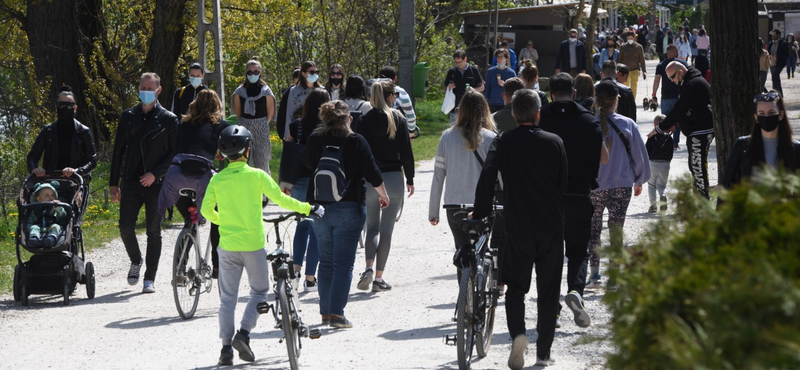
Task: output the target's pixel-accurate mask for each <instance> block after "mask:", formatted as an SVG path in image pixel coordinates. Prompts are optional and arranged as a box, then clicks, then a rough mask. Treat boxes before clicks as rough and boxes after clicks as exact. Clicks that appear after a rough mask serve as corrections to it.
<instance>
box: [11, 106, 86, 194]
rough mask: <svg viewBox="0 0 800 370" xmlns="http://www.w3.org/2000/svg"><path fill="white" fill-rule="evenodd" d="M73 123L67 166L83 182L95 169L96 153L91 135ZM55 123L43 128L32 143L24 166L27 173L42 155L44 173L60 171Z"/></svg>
mask: <svg viewBox="0 0 800 370" xmlns="http://www.w3.org/2000/svg"><path fill="white" fill-rule="evenodd" d="M73 121H74V122H75V134H74V135H72V146H71V148H70V158H69V165H70V167H72V168H74V169H75V170H76V172H77V173H78V175H81V177H83V178H84V180H85V181H89V179H91V173H92V170H93V169H94V168H95V167H97V151H96V150H95V147H94V140H92V133H91V132H90V131H89V128H88V127H86V126H84V125H83V124H81V123H80V122H79V121H78V120H76V119H73ZM56 125H57V122H53V123H51V124H49V125H47V126H45V127H44V128H43V129H42V131H41V132H40V133H39V136H37V137H36V141H34V142H33V146H32V147H31V150H30V151H29V152H28V157H27V161H26V164H27V166H28V172H31V171H33V170H34V169H35V168H37V167H38V164H39V160H40V159H41V158H42V153H44V160H43V161H42V167H41V168H43V169H44V170H45V171H60V170H62V168H56V166H57V165H58V131H57V126H56Z"/></svg>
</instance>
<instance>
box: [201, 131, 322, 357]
mask: <svg viewBox="0 0 800 370" xmlns="http://www.w3.org/2000/svg"><path fill="white" fill-rule="evenodd" d="M252 140H253V137H252V135H251V134H250V131H248V130H247V129H246V128H244V127H242V126H230V127H228V128H226V129H225V130H223V131H222V134H220V138H219V151H220V153H222V155H223V156H225V157H226V158H228V159H229V160H230V165H228V167H226V168H225V169H224V170H222V171H221V172H220V173H219V174H217V175H216V176H214V177H213V178H211V182H209V184H208V188H207V189H206V195H205V200H204V201H203V205H202V208H201V210H200V212H201V213H202V215H203V216H204V217H206V218H207V219H208V220H209V221H211V222H213V223H215V224H217V225H219V233H220V244H219V248H218V249H217V252H218V253H219V293H220V307H219V336H220V339H222V351H221V354H220V358H219V365H220V366H224V365H233V348H236V351H238V352H239V358H240V359H242V360H244V361H248V362H252V361H255V356H254V355H253V351H252V350H251V349H250V330H252V329H253V328H254V327H255V326H256V322H257V320H258V315H259V314H258V311H257V309H256V307H257V305H258V303H259V302H264V301H266V300H267V291H269V264H268V262H267V251H266V249H265V248H264V240H265V236H264V225H263V224H262V219H261V217H262V214H261V211H262V208H261V197H262V196H264V195H266V196H267V197H268V198H269V199H271V200H273V201H274V202H275V203H276V204H278V205H279V206H281V207H283V208H286V209H288V210H291V211H296V212H300V213H303V214H306V215H307V214H310V213H313V214H315V215H317V216H319V217H322V215H323V214H324V213H325V209H324V208H323V207H322V206H319V205H314V206H311V205H310V204H308V203H305V202H299V201H297V200H295V199H293V198H291V197H289V196H287V195H284V194H283V193H282V192H281V189H280V188H279V187H278V185H277V184H276V183H275V181H274V180H272V178H271V177H270V176H269V175H268V174H267V173H266V172H264V171H262V170H260V169H257V168H253V167H250V166H248V165H247V160H248V158H249V157H250V143H251V142H252ZM214 206H216V207H217V210H215V209H214ZM242 270H245V271H246V272H247V277H248V282H249V284H250V299H249V300H248V302H247V307H246V308H245V310H244V314H243V315H242V321H241V325H240V329H239V331H237V332H236V335H234V332H233V331H234V325H235V324H234V317H235V310H236V302H237V300H238V298H239V295H238V294H239V281H240V279H241V277H242Z"/></svg>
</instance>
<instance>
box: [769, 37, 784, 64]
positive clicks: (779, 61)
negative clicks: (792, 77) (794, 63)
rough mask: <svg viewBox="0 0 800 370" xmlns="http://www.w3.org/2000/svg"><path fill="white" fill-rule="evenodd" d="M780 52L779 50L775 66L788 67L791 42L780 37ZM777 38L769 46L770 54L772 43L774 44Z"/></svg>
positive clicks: (770, 52)
mask: <svg viewBox="0 0 800 370" xmlns="http://www.w3.org/2000/svg"><path fill="white" fill-rule="evenodd" d="M777 42H778V52H777V59H776V60H775V67H776V68H778V69H783V68H785V67H786V62H787V60H788V58H789V44H787V43H786V41H783V39H778V41H777ZM774 43H775V40H771V41H770V42H769V45H768V47H767V51H769V54H770V55H774V54H772V45H774Z"/></svg>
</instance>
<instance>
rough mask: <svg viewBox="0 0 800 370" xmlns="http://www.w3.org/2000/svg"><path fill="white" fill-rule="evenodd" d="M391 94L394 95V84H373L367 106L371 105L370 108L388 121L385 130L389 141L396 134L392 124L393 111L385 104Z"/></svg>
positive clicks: (387, 82) (395, 127)
mask: <svg viewBox="0 0 800 370" xmlns="http://www.w3.org/2000/svg"><path fill="white" fill-rule="evenodd" d="M392 94H394V83H392V82H390V81H379V82H375V83H373V84H372V87H370V98H369V104H370V105H372V108H375V109H377V110H379V111H381V112H383V114H385V115H386V119H387V120H388V121H389V125H388V127H387V128H386V132H387V133H388V134H389V139H394V136H395V134H397V126H396V125H395V122H394V111H393V110H392V107H390V106H389V103H387V102H386V99H387V98H389V96H391V95H392Z"/></svg>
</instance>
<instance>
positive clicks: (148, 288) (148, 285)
mask: <svg viewBox="0 0 800 370" xmlns="http://www.w3.org/2000/svg"><path fill="white" fill-rule="evenodd" d="M155 292H156V284H155V283H154V282H153V280H145V281H144V287H142V293H155Z"/></svg>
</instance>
